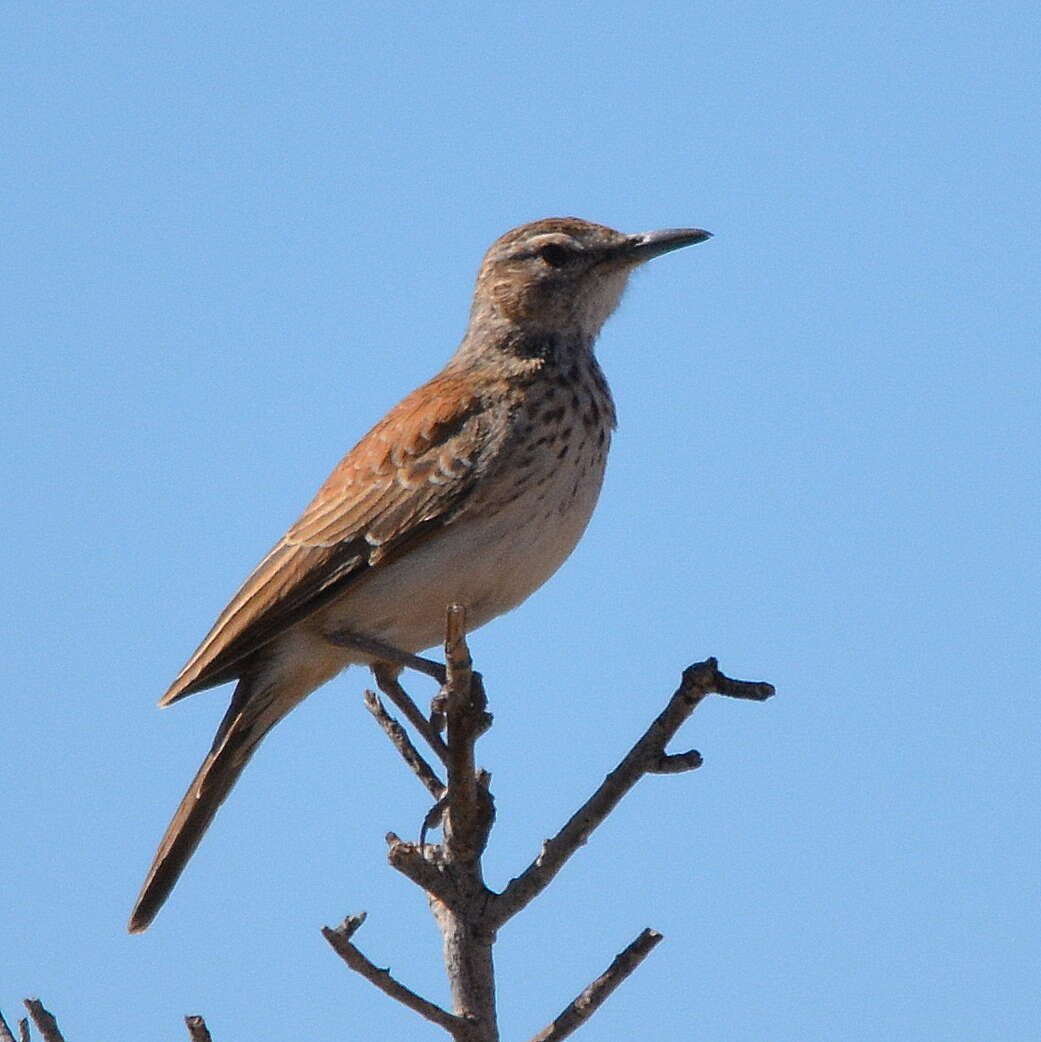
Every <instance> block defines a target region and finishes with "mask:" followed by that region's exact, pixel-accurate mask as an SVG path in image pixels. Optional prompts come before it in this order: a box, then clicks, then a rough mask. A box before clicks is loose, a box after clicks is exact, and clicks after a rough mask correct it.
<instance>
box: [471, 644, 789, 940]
mask: <svg viewBox="0 0 1041 1042" xmlns="http://www.w3.org/2000/svg"><path fill="white" fill-rule="evenodd" d="M716 667H717V662H716V660H715V659H714V658H710V659H707V660H706V661H705V662H699V663H697V664H695V665H693V666H688V667H687V669H685V670H684V671H683V679H682V681H681V682H680V686H679V688H677V690H676V693H675V694H674V695H673V696H672V698H671V699H670V700H669V704H668V705H667V706H666V707H665V709H664V710H663V711H662V712H661V713H660V714H659V715H658V718H657V719H656V720H655V721H654V722H653V723H652V724H651V726H650V727H649V728H647V730H646V732H645V733H644V735H643V737H642V738H640V739H639V741H637V743H636V744H635V745H634V746H633V747H632V749H630V750H629V752H628V753H627V754H626V755H625V757H624V759H623V760H622V762H621V763H620V764H619V765H618V766H617V767H616V768H615V769H614V770H613V771H611V773H610V774H609V775H608V776H607V777H606V778H605V779H604V781H603V783H602V784H601V785H600V787H599V788H598V789H597V790H596V792H594V793H593V795H592V796H590V798H589V799H588V800H586V802H585V803H584V804H583V805H582V806H581V807H580V808H579V809H578V810H577V811H576V812H575V813H574V814H573V815H572V817H571V818H570V820H569V821H568V822H567V824H565V825H564V827H563V828H562V829H561V830H560V831H559V832H558V833H557V834H556V835H555V836H554V837H553V838H552V839H550V840H547V841H546V842H545V843H544V844H543V846H542V850H541V852H540V853H539V855H538V857H536V858H535V860H534V861H533V862H532V863H531V864H530V865H529V866H528V867H527V868H526V869H525V870H524V871H523V872H522V873H521V874H520V875H519V876H517V877H516V878H515V879H513V880H511V881H510V883H509V884H508V885H507V887H506V889H505V890H503V892H502V893H501V894H499V895H498V896H497V897H496V898H495V899H494V900H493V902H492V907H491V909H490V910H489V912H490V919H491V926H492V927H493V928H495V929H497V928H498V927H499V926H501V925H502V924H503V923H505V922H506V921H507V920H508V919H510V918H512V917H513V916H515V915H516V914H517V913H518V912H519V911H520V910H521V909H522V908H524V907H525V906H526V905H527V904H528V903H529V902H530V901H532V900H533V899H534V898H535V897H537V896H538V895H539V894H540V893H542V891H543V890H545V889H546V887H547V886H549V884H550V881H551V880H552V879H553V877H554V876H555V875H556V874H557V873H558V872H559V871H560V869H561V868H562V867H563V866H564V864H565V863H566V862H567V860H568V859H569V858H570V857H571V856H572V855H573V854H574V853H575V851H576V850H578V848H579V847H580V846H582V845H583V844H584V843H585V842H586V840H588V839H589V836H590V835H591V834H592V832H593V830H594V829H595V828H597V826H598V825H600V823H601V822H602V821H603V820H604V819H605V818H606V817H607V815H608V814H610V813H611V811H612V810H614V808H615V807H616V806H617V805H618V802H619V801H620V800H621V799H622V797H623V796H624V795H625V794H626V793H627V792H629V790H630V789H631V788H632V787H633V786H634V785H635V784H636V783H637V782H638V781H639V780H640V779H641V778H642V777H643V776H644V774H646V773H648V772H649V771H655V770H660V769H661V767H662V764H663V762H665V763H668V754H667V753H666V751H665V746H666V745H667V744H668V743H669V742H670V741H671V740H672V738H673V736H674V735H675V734H676V732H677V731H678V730H679V728H680V726H681V725H682V724H683V723H684V722H685V721H686V720H687V718H688V717H689V716H690V715H691V713H693V712H694V710H695V708H696V707H697V706H698V704H699V703H700V702H701V701H702V699H704V698H705V696H706V695H708V694H711V693H718V694H725V695H728V696H730V697H732V698H750V699H756V700H759V701H761V700H763V699H766V698H769V697H770V696H771V695H772V694H773V693H774V689H773V687H771V686H770V685H769V684H761V683H748V682H746V681H742V680H731V679H730V678H729V677H725V676H723V674H722V673H720V672H719V670H718V669H717V668H716ZM678 755H680V756H682V757H686V756H688V755H689V754H678Z"/></svg>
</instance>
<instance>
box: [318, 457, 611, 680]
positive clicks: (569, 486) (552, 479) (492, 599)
mask: <svg viewBox="0 0 1041 1042" xmlns="http://www.w3.org/2000/svg"><path fill="white" fill-rule="evenodd" d="M591 448H592V447H591V446H590V450H591ZM576 462H579V463H580V467H576V466H573V465H572V466H566V467H562V468H559V470H558V472H557V473H554V474H552V475H550V476H549V477H548V478H547V480H546V481H544V482H543V483H541V484H539V485H538V486H536V487H533V488H531V489H530V490H529V491H527V492H526V493H524V494H523V495H522V496H520V497H519V498H517V499H516V500H514V501H513V502H512V503H509V504H508V505H506V506H504V507H502V508H501V509H500V510H498V511H497V512H495V513H494V514H492V515H491V516H486V517H478V518H474V519H469V518H462V519H460V520H459V521H457V522H454V523H453V524H450V525H448V526H446V527H445V528H444V529H442V530H441V531H439V532H438V533H437V534H436V535H435V536H433V537H432V538H431V539H430V540H429V541H427V542H425V543H423V544H421V545H420V546H418V547H416V548H415V549H414V550H411V551H409V552H407V553H406V554H404V555H403V556H402V557H401V558H399V559H398V560H396V561H394V562H393V563H390V564H388V565H383V566H379V567H377V568H375V569H373V570H372V572H370V573H369V575H367V576H366V577H365V578H363V579H361V581H359V582H358V583H356V584H354V585H352V586H351V588H350V589H349V590H348V591H347V592H346V593H345V595H344V596H343V597H342V598H341V599H340V600H339V601H336V602H334V603H333V604H331V605H329V607H327V608H325V609H323V610H322V611H321V612H319V613H318V614H316V615H315V616H313V617H312V618H310V619H308V620H305V622H304V623H302V624H301V625H302V626H306V628H307V630H308V631H309V633H310V634H312V635H314V636H318V635H319V634H320V633H328V632H331V631H332V630H337V629H345V630H349V631H351V632H354V633H358V634H363V635H365V636H369V637H375V638H376V639H378V640H381V641H384V642H386V643H389V644H392V645H393V646H394V647H397V648H400V649H402V650H404V651H412V652H415V651H420V650H422V649H424V648H429V647H432V646H433V645H435V644H439V643H440V642H441V641H442V640H443V639H444V627H445V609H446V607H447V605H449V604H462V605H464V606H465V608H466V610H467V629H470V630H472V629H476V628H477V627H479V626H483V625H484V624H485V623H486V622H488V621H489V620H491V619H494V618H495V617H496V616H497V615H501V614H503V612H507V611H509V610H510V609H511V608H514V607H516V606H517V605H518V604H520V603H521V601H523V600H525V599H526V598H527V597H528V596H529V595H530V594H532V593H533V592H534V591H535V590H537V589H538V588H539V587H540V586H541V585H542V584H543V583H544V582H545V581H546V580H547V579H548V578H549V577H550V576H551V575H552V574H553V573H554V572H555V571H556V570H557V569H558V568H559V567H560V566H561V565H562V564H563V563H564V561H565V560H566V559H567V558H568V556H569V555H570V554H571V551H572V550H573V549H574V548H575V544H576V543H577V542H578V540H579V539H580V538H581V536H582V533H583V532H584V531H585V529H586V525H587V524H588V523H589V518H590V516H591V515H592V512H593V508H594V506H595V505H596V501H597V498H598V496H599V494H600V487H601V484H602V482H603V471H604V460H603V456H602V454H600V453H596V454H594V453H593V452H592V451H590V452H589V455H588V456H587V457H586V458H584V459H581V460H580V461H576ZM357 660H358V657H357V656H351V655H350V654H349V653H348V654H346V655H345V661H344V664H347V663H348V662H351V661H357Z"/></svg>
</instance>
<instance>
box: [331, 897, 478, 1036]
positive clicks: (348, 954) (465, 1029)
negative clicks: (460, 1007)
mask: <svg viewBox="0 0 1041 1042" xmlns="http://www.w3.org/2000/svg"><path fill="white" fill-rule="evenodd" d="M364 921H365V917H364V915H361V916H348V917H347V918H346V919H344V921H343V925H342V926H339V927H337V928H336V929H335V930H334V929H332V928H331V927H328V926H323V927H322V936H323V937H324V938H325V939H326V940H327V941H328V942H329V944H331V945H332V947H333V950H334V951H335V952H336V954H337V955H339V956H340V958H341V959H343V961H344V962H345V963H347V965H348V966H349V967H350V968H351V969H352V970H354V972H355V973H358V974H361V976H363V977H364V978H365V979H366V980H367V981H369V983H370V984H375V985H376V987H377V988H379V989H380V991H382V992H384V993H385V994H387V995H389V996H390V997H391V998H392V999H395V1000H396V1001H397V1002H400V1003H401V1004H402V1005H403V1006H407V1007H408V1008H409V1009H411V1010H413V1011H414V1012H416V1013H418V1014H419V1015H420V1016H421V1017H425V1018H426V1019H427V1020H429V1021H430V1022H431V1023H433V1024H437V1025H438V1027H441V1028H444V1029H445V1031H447V1032H448V1033H449V1034H450V1035H451V1036H452V1037H453V1038H454V1039H458V1040H460V1042H462V1040H464V1039H467V1038H468V1037H469V1034H470V1025H469V1024H468V1023H467V1021H466V1020H464V1019H463V1018H462V1017H456V1016H453V1015H452V1014H451V1013H449V1012H448V1011H447V1010H444V1009H442V1008H441V1007H440V1006H438V1005H436V1004H435V1003H433V1002H430V1001H429V1000H427V999H424V998H423V997H422V996H420V995H417V994H416V993H415V992H414V991H412V990H411V989H409V988H406V987H405V985H404V984H401V983H399V982H398V981H396V980H395V979H394V978H393V977H392V976H391V975H390V970H385V969H381V968H380V967H379V966H376V965H375V964H374V963H372V962H370V961H369V960H368V959H367V958H366V957H365V956H364V955H362V953H361V952H360V951H359V950H358V949H357V948H356V947H355V946H354V945H353V944H352V943H351V937H352V936H353V934H354V932H355V931H356V930H357V929H358V927H359V926H361V924H362V923H363V922H364Z"/></svg>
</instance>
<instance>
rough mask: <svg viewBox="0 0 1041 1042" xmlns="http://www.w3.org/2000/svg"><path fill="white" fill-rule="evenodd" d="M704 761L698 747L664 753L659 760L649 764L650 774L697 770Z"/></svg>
mask: <svg viewBox="0 0 1041 1042" xmlns="http://www.w3.org/2000/svg"><path fill="white" fill-rule="evenodd" d="M702 763H704V760H702V758H701V753H699V752H698V751H697V749H690V750H688V751H687V752H685V753H662V755H661V756H659V757H658V759H657V760H652V761H651V762H650V763H648V764H647V773H648V774H683V773H684V771H693V770H696V769H697V768H698V767H700V766H701V765H702Z"/></svg>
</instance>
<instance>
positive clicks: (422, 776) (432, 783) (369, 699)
mask: <svg viewBox="0 0 1041 1042" xmlns="http://www.w3.org/2000/svg"><path fill="white" fill-rule="evenodd" d="M363 697H364V699H365V708H366V709H367V710H368V711H369V712H370V713H372V715H373V716H374V717H375V719H376V722H377V723H378V724H379V725H380V727H382V728H383V733H384V734H385V735H386V736H387V737H388V738H389V739H390V740H391V742H392V743H393V744H394V748H395V749H397V751H398V753H400V755H401V758H402V759H403V760H404V761H405V763H407V764H408V765H409V767H411V768H412V773H413V774H415V776H416V777H417V778H418V779H419V780H420V781H421V782H422V783H423V785H424V787H425V788H426V790H427V792H429V793H430V795H431V796H433V797H434V799H435V800H439V799H441V797H442V796H443V795H444V793H445V786H444V783H443V782H442V781H441V779H440V778H438V776H437V775H436V774H434V771H433V769H432V768H431V766H430V764H429V763H427V761H426V760H425V759H424V758H423V756H422V755H421V754H420V752H419V750H418V749H417V748H416V747H415V746H414V745H413V744H412V740H411V739H410V738H409V736H408V734H407V733H406V732H405V729H404V728H403V727H402V726H401V724H399V723H398V722H397V720H395V719H394V717H392V716H391V715H390V713H388V712H387V710H386V709H385V708H384V705H383V703H382V702H381V701H380V700H379V697H378V696H377V695H376V693H375V692H374V691H366V692H365V694H364V696H363Z"/></svg>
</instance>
